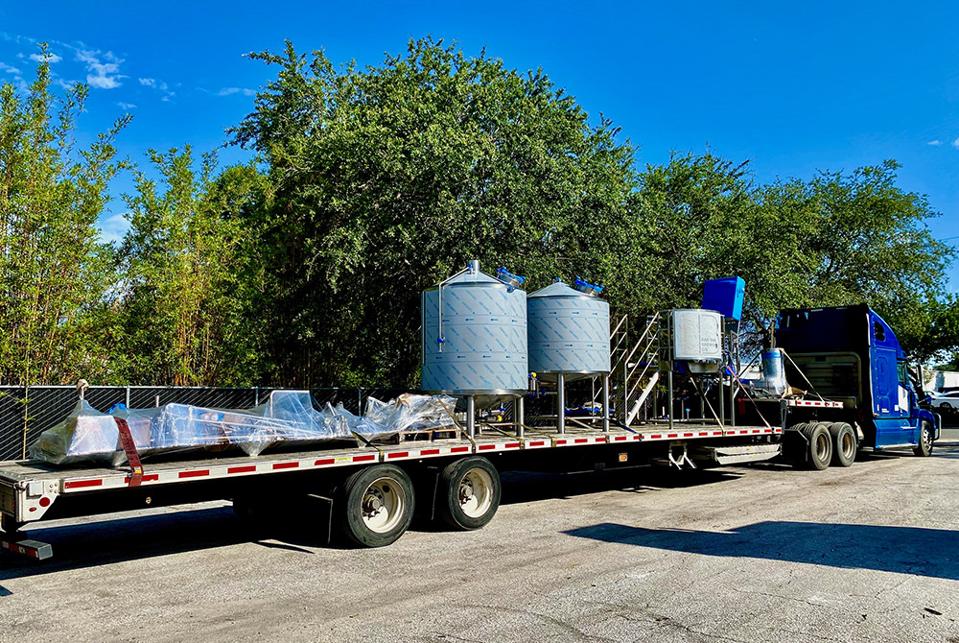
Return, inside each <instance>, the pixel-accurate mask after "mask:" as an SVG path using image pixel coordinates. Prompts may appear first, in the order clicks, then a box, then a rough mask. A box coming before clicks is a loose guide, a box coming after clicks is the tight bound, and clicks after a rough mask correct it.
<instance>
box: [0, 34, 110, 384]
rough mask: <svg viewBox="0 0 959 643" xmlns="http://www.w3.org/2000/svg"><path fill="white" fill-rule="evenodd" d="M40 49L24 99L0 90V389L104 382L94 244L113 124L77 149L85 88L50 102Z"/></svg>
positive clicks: (104, 258) (104, 282)
mask: <svg viewBox="0 0 959 643" xmlns="http://www.w3.org/2000/svg"><path fill="white" fill-rule="evenodd" d="M45 52H46V47H45V46H44V47H42V48H41V60H42V62H40V63H39V64H38V65H37V71H36V78H35V80H34V81H33V83H32V84H31V85H30V86H29V88H28V89H27V91H26V92H24V93H19V92H18V91H17V89H16V88H15V87H14V86H13V85H11V84H9V83H7V84H3V85H0V217H2V223H0V275H2V279H3V282H2V283H3V287H2V289H0V326H2V328H3V333H0V381H2V382H3V383H27V384H32V383H37V382H43V383H50V382H66V381H71V380H74V379H75V378H77V377H78V376H85V377H91V378H110V377H111V376H112V373H113V364H114V362H113V361H112V360H111V359H110V354H111V347H110V345H109V343H108V342H107V341H105V334H104V332H103V331H102V330H101V324H100V321H101V320H102V319H103V317H104V315H106V314H107V313H108V302H107V300H106V298H105V294H106V293H107V292H108V291H109V288H110V286H111V284H112V283H113V271H112V267H113V262H112V258H111V256H110V254H111V248H110V246H108V245H105V244H102V243H100V242H99V237H98V231H97V228H96V221H97V219H98V217H100V215H101V214H103V212H104V208H105V204H106V202H107V199H108V194H107V188H108V184H109V181H110V179H111V178H112V177H113V176H114V175H115V173H116V172H117V171H118V170H119V169H120V167H121V166H122V163H120V162H118V161H117V160H116V150H115V148H114V139H115V137H116V135H117V133H118V132H119V131H120V130H121V129H122V128H123V127H124V126H125V125H126V124H127V122H128V118H127V117H124V118H121V119H119V120H117V121H116V123H115V124H114V126H113V127H112V128H111V129H110V130H109V131H107V132H105V133H103V134H101V135H99V136H98V137H97V138H96V140H95V141H94V142H93V143H92V144H90V145H89V146H88V147H86V148H84V149H78V148H76V147H75V144H74V134H75V128H76V121H75V118H76V115H77V114H78V113H81V112H82V111H83V106H84V101H85V99H86V96H87V87H86V86H84V85H82V84H78V85H76V86H74V87H73V88H71V89H70V90H69V91H67V92H66V95H65V97H63V98H57V97H55V96H54V95H53V93H52V92H51V86H50V68H49V64H48V63H47V62H46V57H45V56H44V55H43V54H44V53H45Z"/></svg>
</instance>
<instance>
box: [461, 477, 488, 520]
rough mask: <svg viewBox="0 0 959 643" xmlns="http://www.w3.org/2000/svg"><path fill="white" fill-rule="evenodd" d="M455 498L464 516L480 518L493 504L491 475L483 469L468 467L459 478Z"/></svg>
mask: <svg viewBox="0 0 959 643" xmlns="http://www.w3.org/2000/svg"><path fill="white" fill-rule="evenodd" d="M457 499H458V500H459V503H460V509H461V510H462V511H463V513H464V514H465V515H466V516H468V517H470V518H481V517H482V516H484V515H485V514H486V512H488V511H489V509H490V507H491V506H492V504H493V476H491V475H490V474H489V472H488V471H486V470H484V469H480V468H476V469H470V470H469V471H467V472H466V474H465V475H464V476H463V477H462V478H461V479H460V484H459V489H457Z"/></svg>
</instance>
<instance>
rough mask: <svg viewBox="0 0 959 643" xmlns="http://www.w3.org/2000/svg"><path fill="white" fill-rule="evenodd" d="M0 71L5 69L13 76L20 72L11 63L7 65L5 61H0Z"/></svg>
mask: <svg viewBox="0 0 959 643" xmlns="http://www.w3.org/2000/svg"><path fill="white" fill-rule="evenodd" d="M0 71H5V72H7V73H8V74H13V75H15V76H18V75H19V74H20V70H19V69H17V68H16V67H14V66H13V65H8V64H7V63H3V62H0Z"/></svg>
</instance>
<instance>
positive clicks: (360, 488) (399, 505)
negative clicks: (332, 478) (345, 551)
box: [337, 464, 415, 547]
mask: <svg viewBox="0 0 959 643" xmlns="http://www.w3.org/2000/svg"><path fill="white" fill-rule="evenodd" d="M340 500H341V501H340V502H339V503H338V507H337V508H338V515H337V518H338V520H337V522H338V527H339V530H340V532H341V533H342V535H343V536H345V537H346V539H347V540H348V541H349V542H351V543H353V544H356V545H361V546H363V547H385V546H386V545H389V544H391V543H393V542H395V541H396V540H397V539H399V537H400V536H402V535H403V533H404V532H405V531H406V530H407V529H408V528H409V526H410V522H411V521H412V519H413V511H414V509H415V500H414V496H413V483H412V481H411V480H410V477H409V475H407V473H406V472H405V471H403V469H400V468H399V467H397V466H395V465H392V464H377V465H373V466H370V467H367V468H365V469H360V470H359V471H357V472H355V473H353V474H352V475H351V476H350V477H349V478H347V479H346V483H345V484H344V486H343V491H342V495H341V498H340Z"/></svg>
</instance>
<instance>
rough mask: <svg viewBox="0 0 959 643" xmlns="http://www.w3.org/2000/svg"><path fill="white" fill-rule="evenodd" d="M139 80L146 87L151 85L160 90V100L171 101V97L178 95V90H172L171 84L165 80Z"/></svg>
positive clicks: (152, 87) (151, 87)
mask: <svg viewBox="0 0 959 643" xmlns="http://www.w3.org/2000/svg"><path fill="white" fill-rule="evenodd" d="M137 82H139V83H140V84H141V85H143V86H144V87H149V88H150V89H154V90H156V91H158V92H160V94H161V96H160V100H161V101H163V102H164V103H168V102H170V99H171V98H173V97H174V96H176V92H173V91H170V86H169V85H167V84H166V82H165V81H162V80H159V79H157V78H137Z"/></svg>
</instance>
